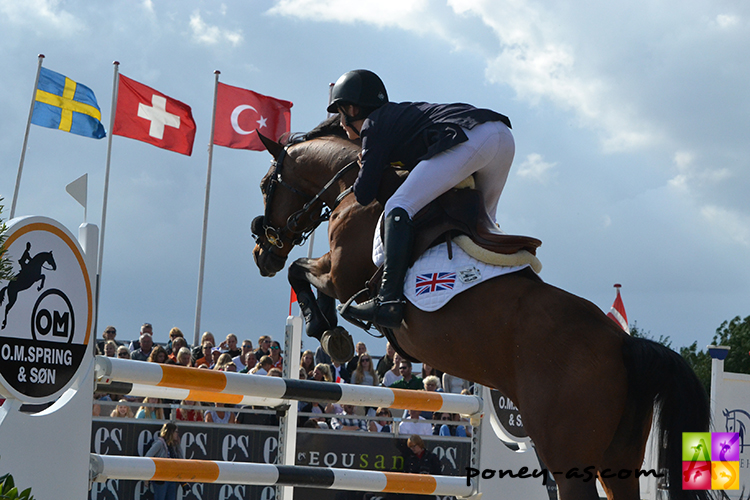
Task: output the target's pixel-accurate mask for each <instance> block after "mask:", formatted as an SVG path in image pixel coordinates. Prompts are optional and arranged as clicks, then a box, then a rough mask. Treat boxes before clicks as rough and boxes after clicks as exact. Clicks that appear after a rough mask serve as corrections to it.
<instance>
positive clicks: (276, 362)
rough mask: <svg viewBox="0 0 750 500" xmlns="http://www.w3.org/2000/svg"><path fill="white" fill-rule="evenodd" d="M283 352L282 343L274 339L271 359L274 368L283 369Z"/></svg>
mask: <svg viewBox="0 0 750 500" xmlns="http://www.w3.org/2000/svg"><path fill="white" fill-rule="evenodd" d="M282 352H283V351H282V350H281V344H279V343H278V341H276V340H274V341H273V342H271V361H273V367H274V368H278V369H281V367H282V366H283V365H284V358H283V357H281V353H282Z"/></svg>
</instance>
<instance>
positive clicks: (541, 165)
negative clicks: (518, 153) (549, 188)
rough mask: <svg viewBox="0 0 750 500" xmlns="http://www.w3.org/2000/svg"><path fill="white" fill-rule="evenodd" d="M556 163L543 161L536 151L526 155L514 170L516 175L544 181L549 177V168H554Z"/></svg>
mask: <svg viewBox="0 0 750 500" xmlns="http://www.w3.org/2000/svg"><path fill="white" fill-rule="evenodd" d="M555 165H557V163H556V162H555V163H550V162H546V161H544V159H543V157H542V155H540V154H538V153H531V154H530V155H528V156H526V160H525V161H524V162H523V163H521V165H520V166H519V167H518V169H517V170H516V175H518V176H519V177H524V178H527V179H533V180H535V181H538V182H541V183H545V182H547V180H548V179H549V175H550V172H549V171H550V170H551V169H552V168H554V166H555Z"/></svg>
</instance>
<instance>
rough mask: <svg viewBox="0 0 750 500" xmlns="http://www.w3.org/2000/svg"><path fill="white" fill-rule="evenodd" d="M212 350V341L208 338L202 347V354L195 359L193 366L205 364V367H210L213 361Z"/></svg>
mask: <svg viewBox="0 0 750 500" xmlns="http://www.w3.org/2000/svg"><path fill="white" fill-rule="evenodd" d="M213 350H214V343H213V342H211V341H210V340H207V341H205V342H204V343H203V347H202V351H203V354H202V356H201V357H199V358H198V359H197V360H196V361H195V367H196V368H200V367H201V366H203V365H205V366H206V368H211V366H212V365H213V362H214V358H213V356H212V355H211V353H212V352H213Z"/></svg>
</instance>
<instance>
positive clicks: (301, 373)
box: [299, 366, 307, 380]
mask: <svg viewBox="0 0 750 500" xmlns="http://www.w3.org/2000/svg"><path fill="white" fill-rule="evenodd" d="M299 379H300V380H307V370H305V369H304V368H302V367H301V366H300V368H299Z"/></svg>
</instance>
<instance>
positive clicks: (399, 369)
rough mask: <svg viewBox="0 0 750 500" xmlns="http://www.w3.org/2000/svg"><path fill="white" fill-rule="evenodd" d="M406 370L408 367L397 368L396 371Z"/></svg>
mask: <svg viewBox="0 0 750 500" xmlns="http://www.w3.org/2000/svg"><path fill="white" fill-rule="evenodd" d="M407 368H409V367H408V366H399V367H398V371H402V370H406V369H407Z"/></svg>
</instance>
